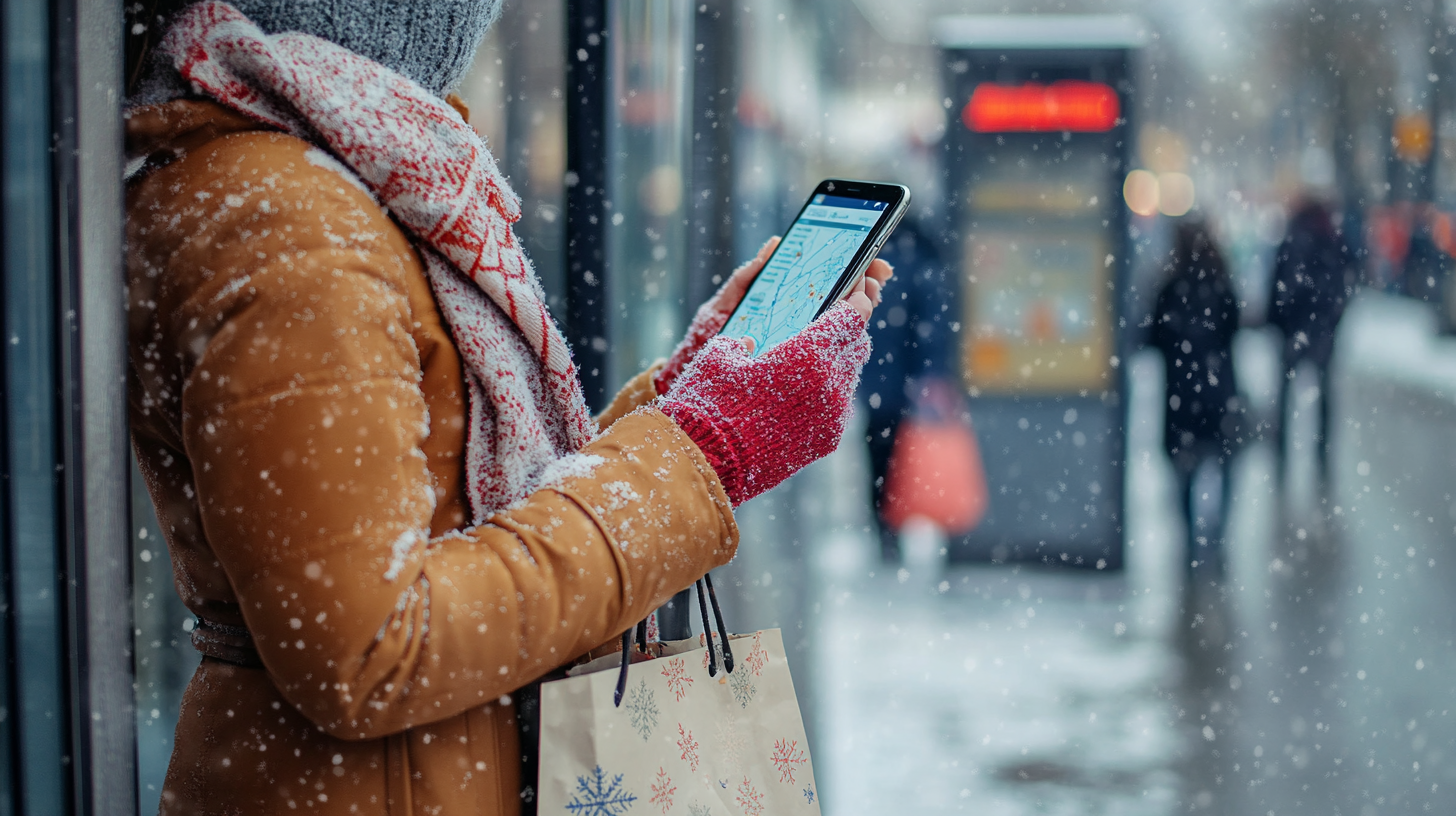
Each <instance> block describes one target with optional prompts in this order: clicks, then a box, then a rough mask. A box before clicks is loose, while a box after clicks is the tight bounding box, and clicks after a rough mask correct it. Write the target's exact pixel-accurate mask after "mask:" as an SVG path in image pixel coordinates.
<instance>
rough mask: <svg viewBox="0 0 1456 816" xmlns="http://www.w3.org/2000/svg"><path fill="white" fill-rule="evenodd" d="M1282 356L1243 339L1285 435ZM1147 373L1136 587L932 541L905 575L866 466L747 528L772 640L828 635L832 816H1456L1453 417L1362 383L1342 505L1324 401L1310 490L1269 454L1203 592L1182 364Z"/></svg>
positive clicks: (817, 486) (1349, 384) (1250, 376)
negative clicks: (884, 539)
mask: <svg viewBox="0 0 1456 816" xmlns="http://www.w3.org/2000/svg"><path fill="white" fill-rule="evenodd" d="M1377 311H1378V310H1377ZM1376 318H1379V319H1389V318H1390V315H1384V316H1382V315H1378V314H1377V315H1376ZM1377 323H1378V320H1377ZM1275 348H1276V346H1275V345H1274V342H1273V338H1272V337H1269V336H1268V335H1264V334H1261V333H1259V332H1246V333H1245V334H1244V336H1242V337H1241V338H1240V340H1239V351H1238V353H1239V355H1240V361H1239V362H1240V365H1241V366H1242V367H1243V371H1242V372H1241V375H1240V376H1241V379H1244V380H1248V382H1247V383H1245V391H1246V392H1247V393H1248V394H1249V396H1250V397H1251V399H1252V402H1253V406H1254V410H1255V411H1256V412H1258V411H1263V412H1264V414H1265V416H1266V417H1267V416H1268V415H1269V414H1270V413H1271V412H1272V410H1273V404H1274V403H1273V390H1272V384H1273V383H1275V382H1277V371H1276V366H1275V363H1274V350H1275ZM1131 364H1132V365H1133V366H1134V371H1133V374H1134V381H1135V382H1137V383H1138V384H1139V385H1138V386H1137V387H1136V388H1135V391H1134V394H1133V396H1132V401H1133V407H1132V424H1133V427H1132V431H1131V435H1130V451H1129V453H1130V466H1129V471H1128V477H1127V479H1128V481H1127V488H1128V496H1129V503H1130V504H1129V519H1128V522H1129V530H1128V538H1129V550H1128V567H1127V570H1126V572H1124V573H1122V574H1117V575H1106V574H1097V573H1095V572H1074V571H1063V570H1044V569H1039V568H1032V567H1025V566H1023V567H1019V568H1018V567H1010V566H1006V567H993V566H974V567H972V566H955V565H949V566H948V565H945V564H944V563H943V562H942V559H941V557H940V553H939V550H940V542H939V541H938V540H937V538H936V533H935V532H934V531H933V530H918V531H915V530H912V531H910V532H909V533H908V534H907V535H906V539H905V542H904V544H905V550H906V552H905V563H904V564H902V565H899V566H892V567H889V568H886V567H885V566H883V565H881V564H880V563H879V562H878V558H877V553H876V545H875V544H874V543H873V540H872V538H871V537H870V535H869V534H868V531H867V530H866V528H865V524H866V523H867V521H868V519H867V518H866V517H864V516H863V511H862V510H858V509H857V508H861V507H863V506H864V493H865V489H864V486H863V485H862V484H861V482H862V476H861V474H862V473H863V472H864V470H863V468H864V464H863V460H862V457H861V455H860V454H859V453H858V451H856V450H855V449H854V448H853V447H852V446H847V447H846V448H845V449H844V450H842V451H841V452H839V453H837V454H836V455H835V457H833V458H831V459H830V460H827V461H826V462H824V463H821V464H820V465H819V466H816V468H815V469H814V470H813V471H812V472H810V473H808V474H806V476H805V477H804V478H802V479H801V480H799V483H798V484H797V485H795V486H793V487H792V488H791V489H789V490H788V491H782V492H781V493H780V494H778V495H775V496H773V497H771V502H770V503H766V504H765V505H763V506H761V507H755V508H751V509H750V511H749V512H748V513H746V514H745V551H744V556H743V557H742V558H741V563H739V564H735V566H734V568H733V569H734V570H735V573H734V574H736V575H737V576H738V584H739V591H740V594H741V596H742V601H743V602H744V603H746V607H745V611H746V614H745V617H747V618H750V619H752V620H751V621H747V622H748V623H750V624H751V625H752V626H765V625H775V624H778V625H782V624H783V621H798V620H805V619H807V621H808V624H807V626H805V627H804V628H803V629H802V630H801V644H800V645H801V653H800V655H799V656H798V659H797V660H796V661H795V663H796V666H795V672H796V678H795V679H796V684H797V685H798V687H799V688H800V693H801V695H802V697H803V702H804V704H805V708H806V712H805V713H806V717H807V718H808V719H809V720H811V725H812V728H813V731H812V735H813V736H812V739H813V744H814V746H815V752H816V753H815V761H816V772H817V775H818V777H819V782H820V789H821V791H822V796H823V802H824V806H825V812H826V813H829V814H836V815H843V816H849V815H851V814H885V813H916V814H920V813H924V814H937V813H962V812H965V813H977V814H1023V813H1025V814H1032V813H1036V814H1041V813H1050V814H1104V813H1105V814H1173V813H1189V812H1193V813H1210V814H1260V815H1261V816H1262V814H1271V815H1272V814H1280V815H1281V816H1282V814H1303V813H1308V814H1349V815H1351V816H1355V815H1358V816H1376V814H1404V813H1412V814H1414V813H1456V764H1453V759H1456V712H1453V711H1451V708H1456V705H1453V703H1456V694H1453V691H1456V689H1453V679H1452V678H1456V649H1453V646H1452V628H1453V627H1452V624H1453V612H1456V601H1453V593H1452V592H1450V590H1449V587H1451V586H1452V585H1453V582H1456V558H1453V557H1452V556H1451V552H1450V545H1451V544H1452V542H1453V539H1456V536H1453V529H1452V524H1453V519H1456V509H1453V501H1452V495H1451V491H1452V487H1450V485H1449V483H1445V484H1442V483H1441V477H1442V475H1443V471H1444V474H1446V475H1450V474H1452V473H1453V472H1456V467H1452V464H1451V463H1452V461H1453V460H1452V458H1451V457H1452V456H1453V454H1451V453H1450V451H1451V450H1452V448H1451V447H1444V448H1442V449H1441V450H1442V452H1441V453H1438V454H1435V456H1436V457H1440V456H1445V457H1447V458H1446V459H1445V460H1444V461H1445V463H1446V464H1444V465H1442V464H1441V460H1440V459H1439V458H1437V459H1435V460H1432V454H1430V453H1429V447H1430V445H1431V444H1439V443H1440V442H1441V441H1443V440H1444V441H1453V440H1452V435H1453V433H1452V432H1453V430H1456V419H1453V416H1456V412H1453V411H1452V410H1451V407H1450V406H1451V405H1452V403H1451V402H1450V398H1449V397H1446V398H1445V399H1446V400H1447V401H1446V402H1445V403H1440V401H1439V400H1438V401H1437V403H1438V404H1436V405H1435V406H1434V407H1433V406H1432V405H1430V404H1425V403H1421V402H1419V401H1413V398H1412V397H1411V396H1410V395H1409V394H1408V393H1406V392H1403V391H1400V390H1399V389H1395V388H1390V387H1387V386H1386V385H1385V384H1382V383H1381V382H1379V381H1375V380H1372V379H1371V377H1372V376H1373V375H1372V372H1378V371H1380V370H1382V369H1383V368H1384V366H1383V365H1382V364H1380V361H1379V360H1378V359H1377V360H1374V361H1373V362H1372V361H1370V360H1365V361H1363V362H1361V363H1360V364H1359V365H1354V364H1352V365H1351V366H1347V369H1350V370H1343V371H1340V372H1337V377H1336V383H1337V384H1336V386H1335V388H1336V391H1337V395H1336V399H1337V403H1336V412H1335V416H1336V417H1337V422H1338V423H1339V425H1340V429H1339V431H1338V432H1337V434H1336V437H1335V440H1336V441H1335V451H1334V454H1333V456H1332V471H1333V477H1332V480H1331V481H1332V484H1331V487H1330V489H1329V490H1328V491H1324V490H1321V489H1320V488H1319V487H1318V481H1317V479H1316V478H1315V466H1314V462H1313V457H1312V456H1311V455H1309V454H1310V446H1309V444H1308V440H1309V434H1310V433H1311V432H1312V428H1311V427H1309V415H1310V414H1311V413H1312V412H1310V411H1307V410H1304V409H1307V408H1308V406H1309V402H1310V398H1311V397H1312V396H1313V392H1312V391H1311V390H1310V388H1306V387H1304V386H1303V385H1302V384H1301V385H1300V390H1299V391H1298V392H1297V393H1298V394H1299V397H1298V398H1297V399H1296V409H1295V410H1296V413H1295V415H1294V416H1293V417H1292V420H1291V421H1292V423H1293V429H1292V433H1293V434H1294V438H1295V439H1296V440H1305V441H1303V442H1301V443H1300V445H1299V448H1298V449H1297V450H1296V452H1295V454H1294V456H1293V457H1292V459H1291V465H1290V476H1289V480H1288V488H1287V489H1285V490H1280V489H1279V488H1278V485H1279V482H1280V480H1279V479H1278V478H1277V475H1276V462H1275V457H1274V453H1273V450H1272V448H1271V447H1270V446H1269V445H1268V444H1266V443H1261V444H1256V445H1254V446H1252V447H1251V448H1249V449H1247V450H1246V451H1245V452H1244V454H1243V455H1242V456H1241V457H1240V459H1239V461H1238V464H1237V466H1236V468H1235V472H1234V473H1235V475H1234V483H1233V491H1234V495H1233V504H1232V509H1231V518H1230V522H1229V524H1230V526H1229V551H1228V563H1229V574H1228V578H1227V580H1226V581H1225V582H1223V584H1222V585H1220V586H1213V585H1207V586H1195V587H1187V586H1184V584H1183V579H1182V567H1181V558H1182V554H1181V550H1182V546H1183V545H1182V542H1183V537H1184V534H1183V532H1182V530H1181V529H1180V527H1179V524H1178V521H1177V519H1176V517H1175V516H1174V511H1173V507H1174V504H1173V496H1172V474H1171V471H1170V469H1169V467H1168V465H1167V463H1166V459H1165V458H1164V457H1163V455H1162V453H1161V449H1160V446H1159V437H1158V434H1159V433H1160V432H1161V414H1160V412H1159V401H1160V399H1161V397H1160V394H1161V384H1160V383H1159V382H1158V379H1159V378H1160V373H1159V371H1158V366H1159V363H1158V361H1157V359H1156V357H1150V356H1142V357H1138V358H1136V359H1134V360H1133V361H1131ZM1362 365H1363V366H1365V367H1366V369H1369V370H1364V369H1361V368H1360V367H1361V366H1362ZM1297 382H1299V383H1305V382H1313V379H1312V378H1301V380H1299V381H1297ZM1441 405H1446V406H1447V407H1445V408H1442V407H1441ZM1392 440H1403V441H1402V442H1401V443H1400V444H1395V443H1394V442H1393V441H1392ZM1422 455H1424V456H1425V457H1426V458H1425V459H1424V460H1421V459H1413V458H1412V457H1418V456H1422ZM1413 461H1417V462H1425V467H1426V468H1427V470H1426V472H1425V473H1424V474H1421V473H1420V472H1419V471H1415V472H1413V471H1412V470H1411V468H1410V464H1411V462H1413ZM1433 482H1434V483H1433ZM1367 488H1368V490H1367ZM1387 488H1388V489H1387ZM831 497H832V498H831ZM795 503H798V506H800V507H802V508H803V509H802V512H800V513H798V514H797V517H795V515H796V514H793V513H789V514H787V515H786V514H785V508H786V507H788V506H793V505H794V504H795ZM770 515H773V516H774V517H775V518H774V519H773V520H772V521H770V520H769V518H768V516H770ZM784 518H789V520H790V523H789V524H785V523H783V522H782V521H780V519H784ZM770 541H772V542H775V543H776V544H777V545H778V547H777V550H775V549H774V548H771V547H768V546H765V545H766V544H767V543H768V542H770ZM800 550H803V551H804V552H805V553H806V556H807V558H808V559H809V561H808V563H809V568H808V569H807V570H805V569H804V568H803V567H802V566H801V565H800V564H795V563H794V555H795V554H797V553H798V552H799V551H800ZM800 563H802V562H800ZM775 570H779V572H778V573H777V574H775ZM801 593H802V594H801ZM789 599H792V600H789ZM788 628H797V627H795V626H792V625H791V627H788ZM786 639H787V638H786Z"/></svg>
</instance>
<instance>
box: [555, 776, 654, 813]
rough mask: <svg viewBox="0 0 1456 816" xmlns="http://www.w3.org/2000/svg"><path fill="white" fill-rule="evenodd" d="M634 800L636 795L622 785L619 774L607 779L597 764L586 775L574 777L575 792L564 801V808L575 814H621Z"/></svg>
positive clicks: (628, 808)
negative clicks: (568, 800) (568, 799)
mask: <svg viewBox="0 0 1456 816" xmlns="http://www.w3.org/2000/svg"><path fill="white" fill-rule="evenodd" d="M636 801H637V797H635V796H633V795H632V794H631V792H629V791H628V790H627V789H626V788H624V787H622V775H621V774H617V775H616V776H613V777H612V778H611V780H610V781H608V779H607V774H606V772H605V771H603V770H602V766H600V765H598V766H596V767H595V768H592V770H591V773H589V774H587V775H586V776H578V777H577V778H576V792H575V793H574V794H572V797H571V801H570V802H567V803H566V809H567V810H568V811H570V812H571V813H572V814H574V815H575V816H621V815H622V814H623V813H626V812H627V811H628V810H630V809H631V807H632V804H633V803H634V802H636Z"/></svg>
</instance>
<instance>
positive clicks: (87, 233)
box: [54, 0, 137, 816]
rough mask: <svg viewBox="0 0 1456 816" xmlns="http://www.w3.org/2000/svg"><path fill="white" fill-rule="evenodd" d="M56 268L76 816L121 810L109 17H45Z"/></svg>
mask: <svg viewBox="0 0 1456 816" xmlns="http://www.w3.org/2000/svg"><path fill="white" fill-rule="evenodd" d="M56 12H57V13H56V17H55V21H56V25H55V29H54V31H55V37H56V45H57V57H58V59H57V61H56V64H55V68H56V74H55V75H56V76H57V77H58V78H59V81H58V82H57V83H56V86H57V87H56V106H55V113H56V130H57V135H58V141H59V144H58V145H57V148H58V149H57V150H56V152H55V155H56V157H57V166H56V176H55V178H56V192H57V198H56V205H57V212H56V224H57V229H56V249H57V257H56V260H57V264H56V272H57V278H58V283H59V291H58V294H59V296H60V297H59V304H58V305H59V307H60V309H61V312H60V314H59V315H58V317H59V318H60V351H61V354H60V358H59V360H58V362H59V372H58V373H59V375H60V385H61V394H62V405H63V409H64V414H63V418H62V428H61V438H62V445H63V451H64V454H63V455H64V459H63V461H64V463H65V473H64V478H63V480H62V489H63V492H64V497H65V498H64V512H63V519H64V526H65V544H66V546H65V560H66V563H65V569H66V577H67V581H66V589H67V598H66V601H67V604H66V615H67V618H68V620H67V624H68V626H67V629H68V636H69V637H68V639H69V652H70V666H71V672H70V674H71V678H70V680H71V694H72V696H71V711H72V714H71V732H72V741H73V744H72V765H71V776H72V784H73V789H72V790H73V794H72V795H73V796H74V801H75V812H76V813H78V814H117V816H122V814H131V813H135V811H136V808H137V789H136V722H135V698H134V692H133V688H132V668H133V667H132V626H131V620H132V618H131V614H130V613H131V535H130V527H131V523H130V513H129V506H128V502H129V495H128V476H129V467H128V456H129V446H128V440H127V427H126V404H127V402H126V376H125V372H126V313H125V297H124V292H123V287H124V284H125V274H124V272H123V268H122V228H121V219H122V209H123V207H122V191H121V175H122V158H121V154H122V135H121V108H120V105H121V99H122V98H123V96H124V83H123V80H122V73H123V69H122V62H123V60H122V35H123V28H122V26H121V21H122V20H123V19H124V18H123V15H122V7H121V3H120V2H119V0H62V2H60V3H58V4H57V8H56Z"/></svg>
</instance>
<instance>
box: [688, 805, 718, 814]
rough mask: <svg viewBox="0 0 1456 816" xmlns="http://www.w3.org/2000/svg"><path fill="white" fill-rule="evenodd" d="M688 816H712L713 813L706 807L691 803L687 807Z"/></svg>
mask: <svg viewBox="0 0 1456 816" xmlns="http://www.w3.org/2000/svg"><path fill="white" fill-rule="evenodd" d="M688 816H713V811H712V809H711V808H709V807H708V806H707V805H700V804H697V803H693V804H691V805H688Z"/></svg>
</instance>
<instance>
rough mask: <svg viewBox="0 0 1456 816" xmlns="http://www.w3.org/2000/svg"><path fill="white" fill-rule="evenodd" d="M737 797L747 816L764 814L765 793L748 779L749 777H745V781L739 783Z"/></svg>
mask: <svg viewBox="0 0 1456 816" xmlns="http://www.w3.org/2000/svg"><path fill="white" fill-rule="evenodd" d="M735 799H736V800H737V802H738V806H739V807H741V808H743V812H744V814H746V816H763V794H762V793H759V791H758V788H755V787H754V786H753V783H752V782H750V781H748V777H746V776H745V777H743V781H742V782H740V783H739V784H738V795H737V796H736V797H735Z"/></svg>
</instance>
